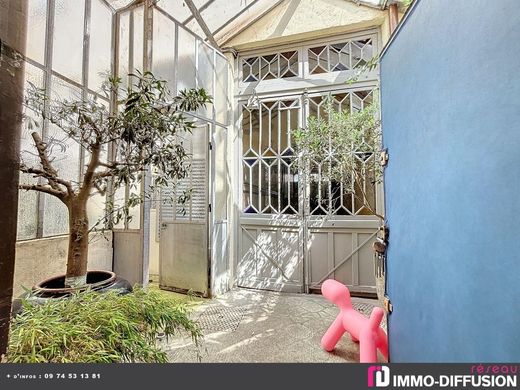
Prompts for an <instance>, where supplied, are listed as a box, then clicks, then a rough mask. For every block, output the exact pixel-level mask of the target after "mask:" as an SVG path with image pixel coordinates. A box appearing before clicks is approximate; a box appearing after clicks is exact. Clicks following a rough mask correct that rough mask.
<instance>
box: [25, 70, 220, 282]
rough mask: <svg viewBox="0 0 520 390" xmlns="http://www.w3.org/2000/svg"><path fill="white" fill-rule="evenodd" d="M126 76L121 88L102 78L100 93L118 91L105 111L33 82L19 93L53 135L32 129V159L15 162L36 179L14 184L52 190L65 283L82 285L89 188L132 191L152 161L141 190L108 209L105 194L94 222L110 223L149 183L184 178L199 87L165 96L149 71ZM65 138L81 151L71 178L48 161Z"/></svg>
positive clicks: (204, 98) (201, 96)
mask: <svg viewBox="0 0 520 390" xmlns="http://www.w3.org/2000/svg"><path fill="white" fill-rule="evenodd" d="M129 79H130V84H131V87H129V88H121V86H120V84H121V80H120V79H114V78H112V79H109V82H107V84H106V87H105V92H106V94H107V97H118V101H117V103H118V104H117V109H116V110H112V111H110V110H109V109H108V108H107V107H106V106H105V105H104V104H102V102H99V101H97V100H96V99H95V98H87V99H86V100H77V101H69V100H50V99H49V98H48V97H47V96H45V93H44V91H42V90H40V89H37V88H35V87H34V86H33V87H32V88H29V89H28V91H27V96H26V99H25V106H26V107H27V109H28V110H30V111H32V112H33V113H35V114H36V115H37V116H40V117H42V118H43V119H45V120H48V121H49V122H50V123H52V124H53V125H54V127H55V128H56V129H58V132H61V136H54V137H51V138H48V139H42V137H41V135H40V134H39V132H37V131H34V132H33V133H32V137H33V140H34V146H35V150H34V152H31V151H26V152H28V153H29V154H32V155H37V157H38V158H37V161H36V162H34V163H29V162H28V161H22V162H21V163H20V171H21V172H22V173H25V174H28V175H31V176H33V177H34V178H36V179H38V182H37V183H36V184H21V185H20V186H19V188H20V189H22V190H32V191H39V192H43V193H46V194H49V195H52V196H54V197H56V198H58V199H59V200H60V201H62V202H63V203H64V204H65V205H66V206H67V209H68V212H69V249H68V258H67V270H66V278H65V285H66V286H81V285H85V284H86V274H87V259H88V238H89V231H90V226H89V225H90V224H89V220H88V216H87V202H88V199H89V198H90V197H92V196H94V195H96V194H101V195H103V196H105V195H106V194H107V193H108V194H109V195H113V194H115V192H116V190H117V189H118V188H119V187H122V186H128V185H133V186H134V187H135V188H136V189H140V186H138V183H140V182H141V180H142V178H143V173H144V172H145V171H146V170H147V169H149V168H150V167H153V169H154V175H153V178H152V185H151V187H150V188H149V189H147V191H145V194H141V191H140V190H137V191H130V192H131V194H130V196H129V198H128V200H127V202H126V203H124V204H123V205H122V206H121V207H115V206H114V202H113V201H111V200H110V201H108V202H107V205H106V208H107V212H106V214H105V217H104V219H103V221H101V223H102V224H103V225H105V226H112V225H115V224H117V222H118V221H119V220H121V219H122V218H125V219H129V210H130V209H131V208H132V207H134V206H136V205H138V204H140V203H142V202H143V201H144V199H145V197H149V196H151V194H152V193H153V190H154V189H155V188H157V187H160V186H164V185H166V184H167V183H173V182H175V180H177V179H182V178H184V177H186V175H187V173H188V170H189V163H188V159H187V153H186V151H185V149H184V147H183V143H182V137H181V136H182V135H183V134H185V133H186V132H191V130H192V128H193V127H194V124H193V122H192V121H191V120H189V119H187V117H186V116H185V115H184V114H185V113H187V112H190V111H195V110H197V109H199V108H200V107H201V106H203V105H204V104H206V103H210V102H211V97H209V96H208V95H207V94H206V92H205V91H204V89H192V90H183V91H181V92H180V93H179V95H178V96H172V95H171V94H170V92H169V90H168V88H167V86H166V81H163V80H158V79H156V78H155V77H154V75H153V74H152V73H149V72H147V73H145V74H143V75H141V74H136V75H134V74H132V75H130V77H129ZM26 118H27V120H28V122H29V128H32V127H33V126H34V125H36V124H38V122H37V121H35V120H31V117H30V115H27V116H26ZM69 141H73V142H76V143H78V144H79V145H80V146H81V148H82V149H83V150H84V151H85V155H86V161H85V167H84V169H83V173H82V177H81V180H80V181H79V182H78V181H75V180H70V179H67V178H65V177H63V175H62V172H60V171H59V170H58V169H57V168H56V164H55V163H54V162H55V158H56V157H58V156H57V155H56V152H57V151H58V150H59V149H60V148H57V147H53V146H56V144H58V145H60V146H61V149H62V153H63V149H65V145H67V144H69V143H70V142H69ZM65 152H66V150H65ZM135 192H137V193H135ZM110 199H113V197H111V198H110Z"/></svg>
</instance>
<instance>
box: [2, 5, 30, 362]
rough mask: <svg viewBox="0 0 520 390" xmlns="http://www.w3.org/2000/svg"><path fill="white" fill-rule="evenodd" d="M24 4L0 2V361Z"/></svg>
mask: <svg viewBox="0 0 520 390" xmlns="http://www.w3.org/2000/svg"><path fill="white" fill-rule="evenodd" d="M26 37H27V0H23V1H20V0H2V1H0V85H2V88H1V89H0V150H1V153H0V186H1V187H2V190H1V191H0V204H1V205H2V207H0V221H2V223H1V224H0V360H3V358H4V356H5V353H6V351H7V345H8V339H9V322H10V317H11V301H12V298H13V282H14V263H15V248H16V224H17V214H18V179H19V171H18V163H19V158H20V131H21V122H22V102H23V86H24V61H23V56H22V54H20V53H25V41H26Z"/></svg>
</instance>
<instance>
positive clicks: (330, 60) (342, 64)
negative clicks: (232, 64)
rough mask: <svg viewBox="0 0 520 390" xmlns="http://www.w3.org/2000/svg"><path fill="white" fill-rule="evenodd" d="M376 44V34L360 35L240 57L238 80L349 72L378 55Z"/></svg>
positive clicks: (304, 77) (255, 81) (306, 77)
mask: <svg viewBox="0 0 520 390" xmlns="http://www.w3.org/2000/svg"><path fill="white" fill-rule="evenodd" d="M376 43H377V34H376V33H363V34H356V35H351V36H350V37H345V38H343V39H340V38H338V39H334V40H333V39H330V40H328V41H323V40H322V41H316V42H315V43H312V44H308V45H305V46H298V47H294V46H293V47H288V48H287V49H280V50H278V51H274V50H273V51H268V52H263V53H259V54H248V55H241V57H240V58H239V65H240V66H239V69H240V75H239V80H240V82H241V83H243V84H245V85H249V84H251V83H255V84H257V83H265V82H269V81H271V82H274V81H276V80H284V79H291V78H293V79H301V80H305V79H316V78H319V77H321V76H323V75H325V74H335V73H338V72H345V73H348V72H351V71H353V70H354V69H357V68H360V67H362V66H364V65H366V64H367V62H369V61H370V59H372V58H373V56H374V55H375V54H376V53H377V47H376ZM292 81H293V80H291V82H292Z"/></svg>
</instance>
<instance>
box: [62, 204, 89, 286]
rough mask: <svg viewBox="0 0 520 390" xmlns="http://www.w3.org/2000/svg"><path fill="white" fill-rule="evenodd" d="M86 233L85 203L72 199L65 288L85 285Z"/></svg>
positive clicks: (87, 225) (87, 229)
mask: <svg viewBox="0 0 520 390" xmlns="http://www.w3.org/2000/svg"><path fill="white" fill-rule="evenodd" d="M88 233H89V224H88V216H87V202H86V201H85V200H83V199H81V198H76V199H73V200H71V202H70V205H69V252H68V256H67V274H66V276H65V286H68V287H77V286H84V285H86V284H87V261H88Z"/></svg>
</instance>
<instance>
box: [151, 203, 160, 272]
mask: <svg viewBox="0 0 520 390" xmlns="http://www.w3.org/2000/svg"><path fill="white" fill-rule="evenodd" d="M156 231H157V210H156V209H152V210H150V255H149V256H150V257H149V258H150V263H149V275H150V280H153V281H158V280H159V243H158V242H157V241H156V240H155V236H156Z"/></svg>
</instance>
